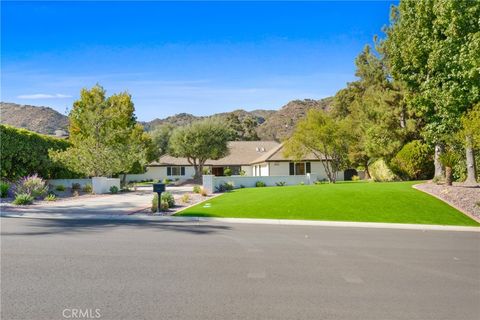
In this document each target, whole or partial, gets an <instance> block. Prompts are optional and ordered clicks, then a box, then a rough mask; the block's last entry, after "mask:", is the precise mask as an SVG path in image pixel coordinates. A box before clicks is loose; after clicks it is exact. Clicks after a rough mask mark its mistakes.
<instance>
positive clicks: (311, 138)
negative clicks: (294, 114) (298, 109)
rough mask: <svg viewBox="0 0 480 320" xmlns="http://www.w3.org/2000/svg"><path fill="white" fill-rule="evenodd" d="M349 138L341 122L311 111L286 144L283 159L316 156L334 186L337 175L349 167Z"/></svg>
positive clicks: (320, 111)
mask: <svg viewBox="0 0 480 320" xmlns="http://www.w3.org/2000/svg"><path fill="white" fill-rule="evenodd" d="M349 137H350V136H349V134H348V133H347V130H346V128H345V126H344V124H343V123H342V122H339V121H337V120H335V119H334V118H332V117H331V116H330V115H328V114H327V113H326V112H325V111H322V110H315V109H312V110H310V111H308V113H307V116H306V118H305V119H303V120H301V121H299V122H298V123H297V126H296V127H295V131H294V132H293V135H292V137H291V138H290V139H288V140H287V141H286V142H285V147H284V156H285V157H293V158H294V159H301V158H302V157H304V156H306V155H307V154H310V153H311V154H313V155H314V156H315V157H316V158H317V159H318V160H320V162H321V163H322V165H323V167H324V168H325V172H326V174H327V177H328V180H329V181H330V182H332V183H335V181H336V180H337V172H338V171H340V170H341V169H343V168H344V167H345V166H346V164H347V159H348V141H349Z"/></svg>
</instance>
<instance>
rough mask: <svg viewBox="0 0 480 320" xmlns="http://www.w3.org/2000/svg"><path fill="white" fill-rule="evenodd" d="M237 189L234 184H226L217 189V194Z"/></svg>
mask: <svg viewBox="0 0 480 320" xmlns="http://www.w3.org/2000/svg"><path fill="white" fill-rule="evenodd" d="M234 188H235V185H234V183H233V182H224V183H222V184H220V185H218V186H216V187H215V190H216V191H217V192H225V191H231V190H233V189H234Z"/></svg>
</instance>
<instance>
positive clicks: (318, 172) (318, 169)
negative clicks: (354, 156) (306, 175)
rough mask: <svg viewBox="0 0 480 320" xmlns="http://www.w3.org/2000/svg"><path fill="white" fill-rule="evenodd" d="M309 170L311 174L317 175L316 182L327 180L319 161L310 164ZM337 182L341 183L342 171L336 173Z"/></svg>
mask: <svg viewBox="0 0 480 320" xmlns="http://www.w3.org/2000/svg"><path fill="white" fill-rule="evenodd" d="M311 168H312V173H314V174H316V175H317V177H318V180H323V179H327V180H328V176H327V173H326V172H325V168H324V166H323V164H322V163H321V162H320V161H317V162H311ZM337 181H343V171H339V172H337Z"/></svg>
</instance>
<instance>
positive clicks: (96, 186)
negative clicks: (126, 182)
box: [48, 177, 120, 194]
mask: <svg viewBox="0 0 480 320" xmlns="http://www.w3.org/2000/svg"><path fill="white" fill-rule="evenodd" d="M74 183H78V184H79V185H80V186H81V187H84V186H85V185H87V184H91V185H92V192H93V193H95V194H102V193H110V188H111V187H112V186H116V187H117V188H118V190H120V179H119V178H106V177H93V178H92V179H52V180H48V184H49V185H52V186H58V185H63V186H64V187H66V188H71V187H72V184H74Z"/></svg>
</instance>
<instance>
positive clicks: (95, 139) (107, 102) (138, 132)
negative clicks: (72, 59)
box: [50, 85, 151, 176]
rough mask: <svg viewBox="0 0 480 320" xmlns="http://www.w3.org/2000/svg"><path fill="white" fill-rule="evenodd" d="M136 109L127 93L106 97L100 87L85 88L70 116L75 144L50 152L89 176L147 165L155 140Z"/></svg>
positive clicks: (110, 173) (73, 142)
mask: <svg viewBox="0 0 480 320" xmlns="http://www.w3.org/2000/svg"><path fill="white" fill-rule="evenodd" d="M134 110H135V109H134V106H133V103H132V101H131V96H130V95H129V94H127V93H120V94H115V95H112V96H110V97H106V96H105V90H104V89H103V88H102V87H101V86H99V85H96V86H95V87H93V88H92V89H90V90H87V89H83V90H82V91H81V93H80V99H79V100H77V101H75V102H74V104H73V108H72V110H71V112H70V115H69V120H70V142H71V143H72V144H73V145H72V146H71V147H69V148H68V149H67V150H65V151H52V152H50V155H51V157H52V158H53V159H55V160H56V161H58V162H60V163H62V164H64V165H65V166H67V167H68V168H70V169H71V170H74V171H76V172H81V173H83V174H85V175H86V176H112V175H115V174H120V173H123V174H124V173H128V172H130V171H131V170H132V168H133V167H134V166H135V165H141V166H143V165H145V164H146V162H147V161H148V153H149V147H150V145H151V140H150V138H149V136H148V135H147V134H146V133H145V132H144V131H143V127H142V126H141V125H140V124H137V122H136V118H135V115H134Z"/></svg>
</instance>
